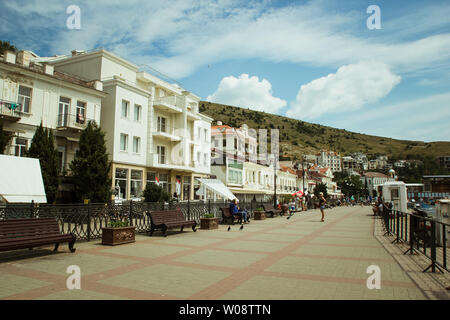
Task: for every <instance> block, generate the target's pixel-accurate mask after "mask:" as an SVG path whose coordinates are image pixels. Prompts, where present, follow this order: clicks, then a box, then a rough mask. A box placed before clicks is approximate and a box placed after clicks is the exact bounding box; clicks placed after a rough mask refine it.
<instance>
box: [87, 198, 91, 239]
mask: <svg viewBox="0 0 450 320" xmlns="http://www.w3.org/2000/svg"><path fill="white" fill-rule="evenodd" d="M87 227H88V228H87V241H91V200H90V199H89V200H88V221H87Z"/></svg>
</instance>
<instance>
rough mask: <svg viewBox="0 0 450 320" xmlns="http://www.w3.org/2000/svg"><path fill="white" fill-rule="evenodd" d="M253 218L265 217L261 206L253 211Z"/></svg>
mask: <svg viewBox="0 0 450 320" xmlns="http://www.w3.org/2000/svg"><path fill="white" fill-rule="evenodd" d="M253 219H255V220H264V219H266V214H265V213H264V209H263V208H258V209H256V210H255V211H253Z"/></svg>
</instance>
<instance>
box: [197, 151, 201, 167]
mask: <svg viewBox="0 0 450 320" xmlns="http://www.w3.org/2000/svg"><path fill="white" fill-rule="evenodd" d="M200 161H201V153H200V152H197V163H198V164H200Z"/></svg>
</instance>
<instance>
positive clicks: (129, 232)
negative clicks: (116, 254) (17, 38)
mask: <svg viewBox="0 0 450 320" xmlns="http://www.w3.org/2000/svg"><path fill="white" fill-rule="evenodd" d="M135 233H136V227H122V228H102V244H104V245H109V246H116V245H119V244H124V243H131V242H135V241H136V240H135Z"/></svg>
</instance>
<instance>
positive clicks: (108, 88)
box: [48, 50, 212, 200]
mask: <svg viewBox="0 0 450 320" xmlns="http://www.w3.org/2000/svg"><path fill="white" fill-rule="evenodd" d="M48 63H49V64H51V65H53V66H54V67H55V70H58V71H62V72H66V73H68V74H74V75H76V76H78V77H82V78H84V79H87V80H98V81H101V82H102V83H103V88H104V91H105V92H106V93H108V95H107V96H106V97H105V98H104V99H103V100H102V106H103V111H102V114H101V121H102V129H103V130H104V131H105V132H106V141H107V149H108V153H109V155H110V159H111V161H112V168H111V170H112V171H111V176H112V187H113V188H115V189H116V191H117V198H119V199H134V198H140V197H141V196H142V191H143V190H144V189H145V186H146V184H147V182H157V181H159V184H160V185H162V186H163V188H164V189H165V190H166V191H167V192H169V193H170V194H174V193H177V195H178V197H179V198H180V199H183V200H188V199H191V200H192V199H194V191H195V190H194V189H195V188H196V187H197V188H198V184H197V183H196V182H195V179H196V178H203V177H206V176H207V175H208V174H209V173H210V150H211V129H210V127H211V122H212V119H211V118H209V117H207V116H205V115H202V114H200V113H199V111H198V102H199V101H200V97H198V96H196V95H194V94H192V93H190V92H188V91H186V90H184V89H183V88H181V87H179V86H178V85H174V84H170V83H168V82H166V81H164V80H162V79H160V78H158V77H156V76H154V75H152V74H150V73H147V72H144V71H141V70H140V69H139V67H138V66H137V65H135V64H133V63H131V62H129V61H127V60H125V59H122V58H120V57H118V56H117V55H115V54H113V53H111V52H108V51H106V50H96V51H92V52H78V51H73V52H72V56H64V57H57V58H51V59H49V60H48Z"/></svg>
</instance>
